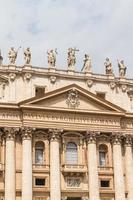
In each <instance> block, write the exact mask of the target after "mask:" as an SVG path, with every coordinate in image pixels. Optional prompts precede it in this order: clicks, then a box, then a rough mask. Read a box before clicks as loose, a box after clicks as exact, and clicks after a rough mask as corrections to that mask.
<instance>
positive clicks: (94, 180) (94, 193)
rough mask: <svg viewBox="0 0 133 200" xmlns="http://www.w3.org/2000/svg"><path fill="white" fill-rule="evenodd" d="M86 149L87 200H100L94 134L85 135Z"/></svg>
mask: <svg viewBox="0 0 133 200" xmlns="http://www.w3.org/2000/svg"><path fill="white" fill-rule="evenodd" d="M87 147H88V174H89V198H90V199H91V200H100V197H99V180H98V167H97V153H96V134H95V133H93V132H90V133H88V134H87Z"/></svg>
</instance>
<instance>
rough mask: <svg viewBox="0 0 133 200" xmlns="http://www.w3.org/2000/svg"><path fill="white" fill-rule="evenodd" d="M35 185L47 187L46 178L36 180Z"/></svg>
mask: <svg viewBox="0 0 133 200" xmlns="http://www.w3.org/2000/svg"><path fill="white" fill-rule="evenodd" d="M35 185H36V186H45V179H44V178H36V179H35Z"/></svg>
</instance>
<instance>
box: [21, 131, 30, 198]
mask: <svg viewBox="0 0 133 200" xmlns="http://www.w3.org/2000/svg"><path fill="white" fill-rule="evenodd" d="M22 145H23V147H22V148H23V150H22V159H23V160H22V200H32V149H31V133H30V132H28V133H27V130H26V131H25V132H24V133H23V141H22Z"/></svg>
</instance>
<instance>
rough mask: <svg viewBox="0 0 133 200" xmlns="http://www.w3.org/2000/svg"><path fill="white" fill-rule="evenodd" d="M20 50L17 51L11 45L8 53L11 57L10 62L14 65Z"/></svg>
mask: <svg viewBox="0 0 133 200" xmlns="http://www.w3.org/2000/svg"><path fill="white" fill-rule="evenodd" d="M20 48H21V47H19V48H18V50H19V49H20ZM18 50H17V51H15V49H14V47H11V49H10V51H9V53H8V58H9V61H10V64H12V65H14V64H15V62H16V59H17V55H18Z"/></svg>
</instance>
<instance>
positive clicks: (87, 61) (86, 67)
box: [81, 54, 92, 72]
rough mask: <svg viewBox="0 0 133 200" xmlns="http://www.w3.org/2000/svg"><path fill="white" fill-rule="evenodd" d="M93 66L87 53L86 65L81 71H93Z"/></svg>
mask: <svg viewBox="0 0 133 200" xmlns="http://www.w3.org/2000/svg"><path fill="white" fill-rule="evenodd" d="M91 70H92V66H91V58H90V56H89V55H88V54H85V58H84V65H83V68H82V70H81V71H83V72H91Z"/></svg>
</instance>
